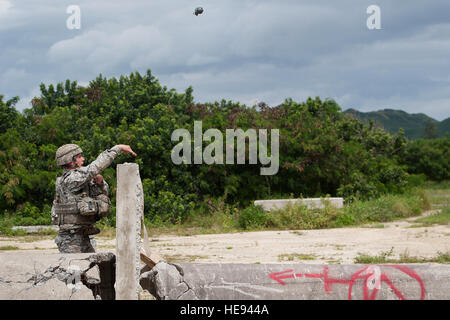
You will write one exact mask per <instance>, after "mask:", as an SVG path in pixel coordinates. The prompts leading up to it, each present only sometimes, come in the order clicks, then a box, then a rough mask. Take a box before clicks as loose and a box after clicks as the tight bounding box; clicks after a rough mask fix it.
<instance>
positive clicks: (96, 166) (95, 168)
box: [66, 144, 136, 191]
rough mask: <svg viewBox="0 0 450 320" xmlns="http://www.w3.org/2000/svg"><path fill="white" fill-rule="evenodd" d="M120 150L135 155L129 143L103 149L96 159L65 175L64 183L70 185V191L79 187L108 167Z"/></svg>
mask: <svg viewBox="0 0 450 320" xmlns="http://www.w3.org/2000/svg"><path fill="white" fill-rule="evenodd" d="M122 152H125V153H131V154H132V155H133V156H136V153H134V151H133V150H132V149H131V147H130V146H129V145H123V144H119V145H116V146H114V147H112V148H111V149H108V150H105V151H103V152H102V153H101V154H100V155H99V156H98V157H97V159H95V160H94V161H93V162H92V163H91V164H90V165H88V166H87V167H81V168H78V169H77V170H76V171H75V172H74V173H72V174H71V175H70V176H69V177H67V179H66V184H67V185H68V186H70V189H71V190H72V191H77V190H79V189H81V188H82V187H83V186H84V185H85V184H87V183H89V182H90V181H91V180H92V179H93V178H94V177H95V176H96V175H98V174H100V173H101V172H103V170H105V169H106V168H107V167H109V166H110V165H111V163H112V162H113V161H114V159H115V158H117V157H118V156H119V155H120V154H121V153H122Z"/></svg>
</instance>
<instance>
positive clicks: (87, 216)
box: [54, 171, 111, 225]
mask: <svg viewBox="0 0 450 320" xmlns="http://www.w3.org/2000/svg"><path fill="white" fill-rule="evenodd" d="M69 174H70V171H65V172H64V173H63V175H62V176H61V177H58V178H56V183H55V184H56V195H55V198H56V199H55V204H54V209H55V213H56V214H57V216H58V219H57V222H58V225H64V224H76V225H92V224H94V223H95V222H96V221H98V220H99V219H100V218H101V217H103V216H105V215H107V214H108V213H109V209H110V205H111V203H110V201H109V198H108V197H107V196H106V195H100V196H97V197H96V198H97V199H93V198H91V197H89V184H86V185H85V186H84V187H83V188H82V189H80V190H78V191H77V192H71V191H70V190H69V188H67V186H66V185H65V184H64V183H63V182H64V179H65V178H66V177H67V176H68V175H69Z"/></svg>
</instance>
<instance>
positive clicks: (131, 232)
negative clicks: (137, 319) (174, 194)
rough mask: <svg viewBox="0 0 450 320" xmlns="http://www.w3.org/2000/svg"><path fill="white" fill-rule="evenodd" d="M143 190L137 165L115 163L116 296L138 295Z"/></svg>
mask: <svg viewBox="0 0 450 320" xmlns="http://www.w3.org/2000/svg"><path fill="white" fill-rule="evenodd" d="M143 214H144V194H143V189H142V183H141V178H140V176H139V166H138V165H137V164H136V163H124V164H119V165H118V166H117V196H116V285H115V289H116V299H117V300H137V299H138V296H139V274H140V251H141V246H140V245H141V243H140V241H141V217H142V215H143Z"/></svg>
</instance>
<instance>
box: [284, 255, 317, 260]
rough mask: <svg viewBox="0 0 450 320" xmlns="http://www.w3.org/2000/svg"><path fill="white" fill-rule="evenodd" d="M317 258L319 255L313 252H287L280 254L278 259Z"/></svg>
mask: <svg viewBox="0 0 450 320" xmlns="http://www.w3.org/2000/svg"><path fill="white" fill-rule="evenodd" d="M316 259H317V257H316V256H315V255H313V254H302V253H287V254H279V255H278V261H294V260H316Z"/></svg>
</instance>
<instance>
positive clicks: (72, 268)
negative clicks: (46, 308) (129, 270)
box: [0, 253, 115, 300]
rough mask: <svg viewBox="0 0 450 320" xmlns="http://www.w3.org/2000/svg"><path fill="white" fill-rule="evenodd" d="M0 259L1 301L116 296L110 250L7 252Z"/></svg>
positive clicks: (113, 258) (112, 260)
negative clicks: (100, 251) (65, 252)
mask: <svg viewBox="0 0 450 320" xmlns="http://www.w3.org/2000/svg"><path fill="white" fill-rule="evenodd" d="M0 260H1V263H0V300H94V299H98V300H100V299H104V300H106V299H114V298H115V294H114V280H115V279H114V278H115V274H114V270H115V255H114V254H112V253H97V254H92V253H80V254H20V253H17V254H14V253H11V254H9V253H8V254H1V255H0Z"/></svg>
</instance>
